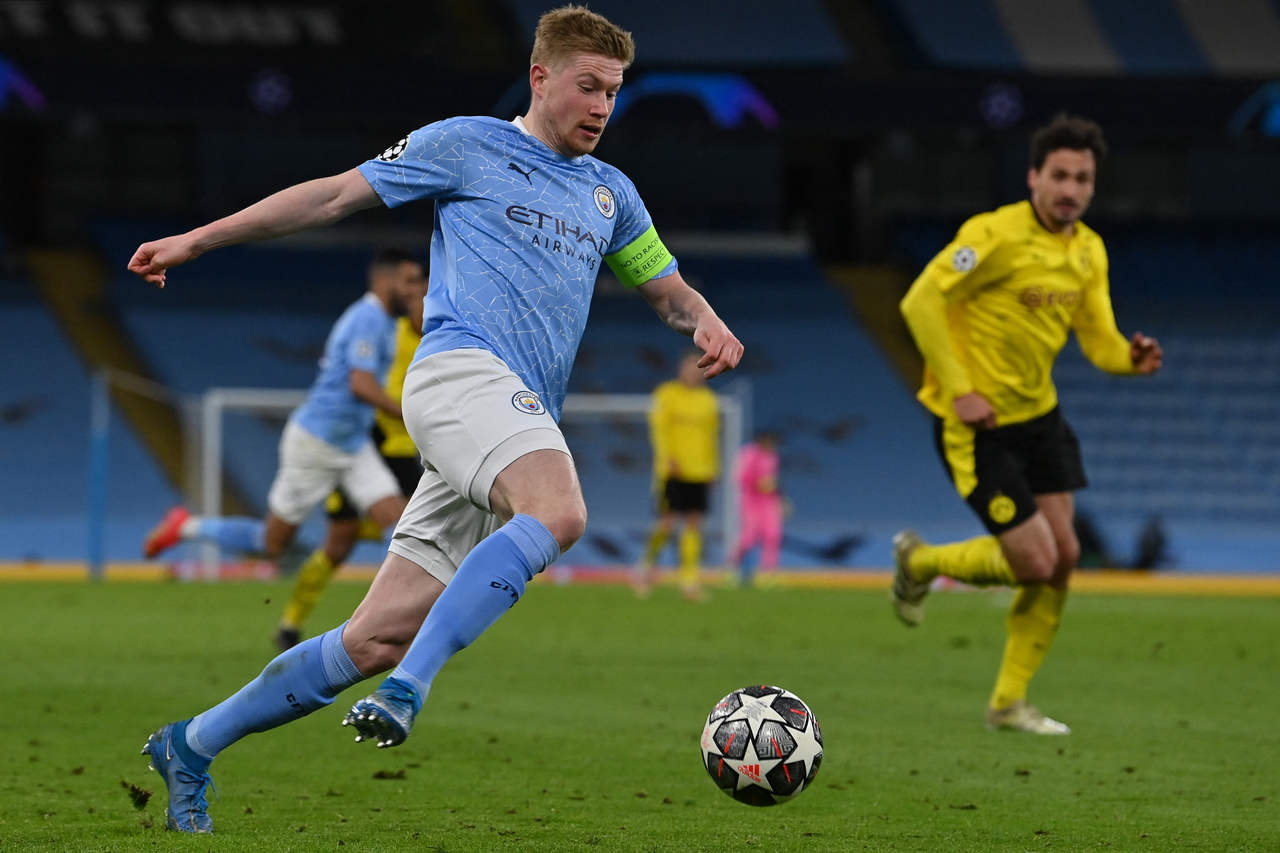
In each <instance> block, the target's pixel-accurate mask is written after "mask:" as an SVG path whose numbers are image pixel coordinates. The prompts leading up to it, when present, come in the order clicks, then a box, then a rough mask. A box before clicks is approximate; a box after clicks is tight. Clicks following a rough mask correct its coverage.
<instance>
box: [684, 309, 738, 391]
mask: <svg viewBox="0 0 1280 853" xmlns="http://www.w3.org/2000/svg"><path fill="white" fill-rule="evenodd" d="M707 313H708V314H710V312H707ZM693 345H694V346H696V347H697V348H698V349H700V350H702V358H700V359H698V367H700V368H702V375H703V377H704V378H706V379H710V378H711V377H713V376H719V375H720V374H721V373H724V372H725V371H726V370H733V369H734V368H735V367H737V366H738V362H739V361H741V360H742V349H743V347H742V342H741V341H739V340H738V339H737V338H736V337H734V334H733V332H731V331H729V327H728V326H726V325H725V324H724V321H723V320H721V319H720V318H719V317H717V316H715V315H714V314H711V316H709V317H707V316H705V315H704V317H703V319H701V320H699V321H698V326H697V328H695V329H694V330H693Z"/></svg>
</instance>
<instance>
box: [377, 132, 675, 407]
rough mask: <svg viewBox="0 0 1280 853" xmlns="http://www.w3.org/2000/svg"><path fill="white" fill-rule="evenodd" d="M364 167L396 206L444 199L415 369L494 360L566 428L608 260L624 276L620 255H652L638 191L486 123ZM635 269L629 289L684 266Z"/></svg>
mask: <svg viewBox="0 0 1280 853" xmlns="http://www.w3.org/2000/svg"><path fill="white" fill-rule="evenodd" d="M359 170H360V174H362V175H363V176H364V177H365V179H366V180H367V181H368V182H369V184H370V185H371V186H372V187H373V189H374V191H375V192H376V193H377V194H378V196H379V197H380V198H381V199H382V201H383V203H385V204H386V205H387V206H388V207H396V206H399V205H401V204H405V203H406V202H410V201H415V200H417V199H424V198H430V199H434V200H435V202H436V208H435V225H434V229H433V233H432V238H431V287H430V290H428V292H427V303H426V320H425V323H424V326H423V337H422V343H421V344H420V345H419V347H418V352H417V355H416V356H415V358H414V360H415V361H417V360H419V359H422V358H425V357H426V356H429V355H434V354H435V353H439V352H445V351H447V350H453V349H465V348H478V349H484V350H488V351H489V352H492V353H493V354H494V355H496V356H498V357H499V358H501V359H502V360H503V361H504V362H506V364H507V366H508V367H510V368H511V370H512V371H513V372H514V373H515V374H516V375H517V376H519V377H520V378H521V379H522V380H524V382H525V383H526V384H527V385H528V386H529V389H530V390H531V391H534V392H535V393H537V394H538V395H539V396H540V397H541V398H542V401H543V403H544V405H546V407H547V409H548V410H549V411H550V412H551V415H552V417H554V418H556V419H557V420H558V419H559V417H560V409H561V406H562V405H563V403H564V396H565V392H566V389H567V386H568V382H569V371H570V369H571V368H572V366H573V361H574V357H575V355H576V354H577V351H578V343H579V341H580V340H581V339H582V332H583V329H584V328H585V326H586V323H587V312H588V309H589V308H590V305H591V295H592V293H593V291H594V288H595V280H596V275H597V274H598V273H599V271H600V266H601V263H602V261H604V260H605V259H606V258H607V259H608V260H609V262H610V265H611V266H614V267H615V270H616V269H617V266H616V265H617V264H619V263H620V262H621V261H620V259H619V257H618V255H619V253H622V252H624V251H625V250H626V249H627V248H628V247H631V246H636V247H637V251H640V250H641V248H642V246H643V245H650V244H649V243H648V241H642V240H641V238H642V237H645V236H646V235H648V234H649V232H651V231H652V229H653V222H652V220H651V219H650V217H649V211H648V210H646V209H645V206H644V203H643V202H642V201H641V200H640V195H639V193H637V192H636V188H635V185H634V184H632V183H631V181H630V179H628V178H627V176H626V175H624V174H623V173H622V172H621V171H619V170H618V169H616V168H614V167H613V166H610V165H608V164H606V163H602V162H601V161H599V160H597V159H596V158H595V157H592V156H591V155H589V154H584V155H581V156H578V157H565V156H564V155H562V154H559V153H557V152H556V151H554V150H552V149H551V148H549V147H548V146H547V145H546V144H545V143H543V142H542V141H541V140H539V139H538V138H537V137H535V136H533V135H532V134H530V133H528V132H527V130H526V129H525V128H524V125H523V123H522V122H521V121H520V120H519V119H516V120H515V121H503V120H501V119H496V118H489V117H485V116H479V117H459V118H451V119H446V120H444V121H439V122H435V123H434V124H429V125H427V126H425V127H422V128H419V129H418V130H415V131H413V132H412V133H411V134H409V136H408V137H406V138H405V139H403V140H401V141H400V142H398V143H397V144H396V145H393V146H392V147H391V148H389V149H387V150H386V151H385V152H383V154H382V155H381V156H379V157H377V158H375V159H373V160H369V161H368V162H366V163H363V164H361V165H360V166H359ZM658 245H659V246H660V244H658ZM632 260H633V263H632V264H630V265H629V266H630V269H631V271H632V272H631V273H630V274H629V275H628V276H627V278H628V281H627V283H629V284H633V285H635V284H641V283H643V281H647V280H648V279H650V278H657V277H659V276H665V275H670V274H671V273H672V272H674V271H675V270H676V267H677V264H676V260H675V258H673V257H671V255H670V253H668V252H666V250H665V249H662V250H661V252H660V254H658V255H657V256H655V258H653V259H652V263H651V264H650V265H649V266H648V267H647V268H646V267H645V264H644V262H643V261H642V260H637V259H632ZM637 269H639V270H640V272H639V274H638V275H637V274H636V273H635V270H637Z"/></svg>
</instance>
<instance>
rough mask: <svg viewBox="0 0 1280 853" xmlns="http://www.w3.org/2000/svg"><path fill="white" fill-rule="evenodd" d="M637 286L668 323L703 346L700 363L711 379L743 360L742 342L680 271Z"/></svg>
mask: <svg viewBox="0 0 1280 853" xmlns="http://www.w3.org/2000/svg"><path fill="white" fill-rule="evenodd" d="M637 290H639V291H640V293H641V294H643V296H644V298H645V299H646V300H647V301H648V303H649V304H650V305H651V306H652V307H653V310H654V311H656V312H657V313H658V316H659V317H661V318H662V321H663V322H664V323H666V324H667V325H668V326H670V327H671V328H673V329H675V330H676V331H677V332H680V333H681V334H682V335H690V336H692V337H693V345H694V346H696V347H697V348H698V349H700V350H702V358H701V359H699V361H698V367H700V368H702V375H703V376H705V377H706V378H708V379H710V378H711V377H712V376H718V375H719V374H721V373H724V372H725V371H726V370H733V369H734V368H735V367H737V366H738V362H739V361H741V360H742V349H743V347H742V343H741V342H740V341H739V340H738V339H737V338H736V337H735V336H734V334H733V332H731V331H729V327H728V326H726V325H725V324H724V321H723V320H721V319H720V318H719V317H718V316H716V312H715V311H712V310H711V306H710V305H709V304H707V300H705V299H703V298H702V294H700V293H698V291H696V290H694V289H693V288H692V287H690V286H689V285H688V283H687V282H686V281H685V280H684V277H683V276H681V275H680V273H679V271H676V272H673V273H671V274H670V275H664V276H662V277H661V278H651V279H649V280H648V281H646V282H645V283H644V284H642V285H640V286H639V287H638V288H637Z"/></svg>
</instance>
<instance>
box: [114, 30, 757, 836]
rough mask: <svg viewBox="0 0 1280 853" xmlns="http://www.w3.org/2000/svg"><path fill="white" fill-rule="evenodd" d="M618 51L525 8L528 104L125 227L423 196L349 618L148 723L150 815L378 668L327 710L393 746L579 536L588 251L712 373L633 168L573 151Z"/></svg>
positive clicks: (161, 246) (161, 274) (597, 121)
mask: <svg viewBox="0 0 1280 853" xmlns="http://www.w3.org/2000/svg"><path fill="white" fill-rule="evenodd" d="M633 56H634V44H633V43H632V39H631V35H630V34H629V33H627V32H625V31H623V30H621V29H619V28H618V27H617V26H615V25H614V24H612V23H611V22H609V21H608V20H606V19H605V18H603V17H602V16H600V15H598V14H595V13H593V12H590V11H588V10H587V9H585V8H583V7H579V6H566V7H563V8H560V9H556V10H553V11H551V12H548V13H547V14H545V15H543V16H542V18H541V19H540V20H539V22H538V29H537V33H536V34H535V38H534V46H533V52H532V55H531V57H530V62H531V64H530V69H529V85H530V90H531V98H530V106H529V111H528V113H526V114H525V115H524V116H522V117H520V118H518V119H516V120H515V121H512V122H505V121H499V120H496V119H489V118H454V119H449V120H445V121H441V122H437V123H435V124H431V125H427V126H426V127H423V128H420V129H418V130H416V131H414V132H413V133H411V134H409V135H408V136H407V137H405V138H404V139H402V140H401V141H400V142H398V143H396V144H395V145H393V146H391V147H390V148H388V149H387V150H386V151H385V152H384V153H383V154H382V155H381V156H380V157H377V158H375V159H374V160H371V161H369V162H367V163H365V164H363V165H362V166H360V167H358V168H356V169H352V170H350V171H347V172H344V173H342V174H340V175H335V176H333V177H328V178H321V179H318V180H314V181H309V182H306V183H302V184H298V185H296V186H293V187H290V188H288V189H286V190H282V191H281V192H278V193H276V194H275V195H272V196H269V197H268V198H266V199H263V200H262V201H260V202H258V203H256V204H254V205H251V206H250V207H248V208H245V209H244V210H242V211H240V212H239V213H235V214H233V215H231V216H229V217H227V218H225V219H221V220H218V221H216V222H213V223H211V224H209V225H206V226H203V227H201V228H197V229H195V230H193V231H190V232H187V233H185V234H179V235H175V236H172V237H167V238H165V239H162V240H158V241H156V242H152V243H144V244H143V245H142V246H140V247H139V248H138V250H137V252H136V253H135V254H134V256H133V258H132V260H131V261H130V262H129V269H130V270H132V271H133V272H135V273H136V274H138V275H139V276H141V277H142V278H144V279H145V280H146V281H149V282H151V283H153V284H157V285H161V286H163V285H164V284H165V281H166V271H167V270H168V269H169V268H171V267H174V266H177V265H179V264H181V263H185V262H187V261H190V260H192V259H193V258H195V257H197V256H199V255H201V254H203V253H204V252H207V251H209V250H211V249H215V248H218V247H220V246H226V245H230V244H233V243H241V242H245V241H249V240H260V239H265V238H270V237H276V236H280V235H282V234H288V233H291V232H294V231H299V230H302V229H304V228H310V227H314V226H318V225H325V224H328V223H332V222H335V221H337V220H339V219H341V218H343V217H344V216H347V215H348V214H350V213H354V212H355V211H358V210H361V209H364V208H368V207H373V206H375V205H377V204H387V205H397V204H402V203H406V202H410V201H414V200H419V199H422V200H425V199H431V200H433V201H434V202H435V226H434V233H433V235H432V243H431V273H430V278H431V287H430V290H429V295H428V298H427V321H426V332H425V334H424V335H423V338H422V343H421V345H420V349H419V350H418V355H417V358H416V360H415V362H414V364H413V365H412V366H411V367H410V369H409V372H408V375H407V377H406V379H405V388H404V397H403V406H404V419H405V425H406V426H407V427H408V430H409V434H410V435H411V436H412V437H413V440H414V443H415V444H416V445H417V447H418V449H419V450H420V451H421V453H422V458H423V464H424V466H425V469H426V470H425V473H424V474H423V477H422V481H421V482H420V484H419V486H418V490H417V492H416V493H415V494H414V496H413V498H412V499H411V500H410V501H409V505H408V507H407V508H406V509H405V512H404V514H403V515H402V517H401V519H400V522H399V524H397V526H396V531H395V533H394V535H393V538H392V543H391V546H390V550H389V553H388V554H387V558H386V560H385V561H384V562H383V564H382V568H381V569H380V570H379V572H378V575H377V577H376V578H375V579H374V581H373V584H372V585H371V586H370V588H369V591H368V593H367V594H366V596H365V598H364V600H363V601H362V602H361V603H360V604H359V605H358V606H357V607H356V610H355V613H354V614H352V616H351V619H350V620H349V621H347V622H345V623H343V624H342V625H339V626H338V627H336V628H334V629H332V630H331V631H329V632H328V633H326V634H324V635H322V636H318V637H313V638H311V639H309V640H307V641H305V642H303V643H301V644H299V645H297V646H295V647H294V648H292V649H290V650H289V651H287V652H285V653H283V654H281V655H280V656H278V657H277V658H275V659H274V660H273V661H272V662H271V663H270V664H268V665H267V667H266V668H265V669H264V670H263V671H262V673H261V674H260V675H259V676H258V677H257V678H255V679H253V680H252V681H250V682H249V683H248V684H247V685H245V686H244V687H243V688H241V690H240V691H239V692H238V693H236V694H235V695H233V696H231V697H230V698H228V699H226V700H224V701H223V702H221V703H220V704H218V705H216V706H214V707H213V708H210V709H209V710H207V711H205V712H204V713H201V714H198V715H196V716H195V717H193V718H190V719H186V720H181V721H179V722H177V723H171V724H169V725H166V726H164V727H162V728H161V729H160V730H159V731H157V732H155V733H154V734H152V735H151V737H150V738H148V741H147V745H146V747H144V752H146V753H147V754H149V755H150V756H151V760H152V764H153V766H154V767H155V768H156V769H157V770H159V771H160V772H161V773H162V774H163V775H164V778H165V781H166V783H167V784H168V787H169V807H168V821H167V822H168V825H169V826H170V827H171V828H174V829H180V830H183V831H187V832H208V831H210V830H211V828H212V824H211V822H210V819H209V815H208V811H207V802H206V800H205V796H204V792H205V789H206V787H207V786H208V784H209V781H210V779H209V773H208V768H209V763H210V762H211V761H212V760H213V758H214V756H216V755H217V754H218V753H219V752H220V751H221V750H223V749H224V748H226V747H227V746H229V745H230V744H231V743H233V742H235V741H236V740H238V739H240V738H241V737H243V736H245V735H247V734H249V733H251V732H257V731H264V730H266V729H269V728H273V727H275V726H279V725H281V724H283V723H286V722H289V721H291V720H294V719H296V718H298V717H301V716H303V715H305V714H308V713H310V712H312V711H314V710H316V709H318V708H321V707H324V706H325V705H328V704H329V703H331V702H332V701H333V700H334V697H336V696H337V695H338V693H340V692H341V691H342V690H344V689H346V688H347V687H349V686H351V685H353V684H355V683H357V682H359V681H361V680H363V679H365V678H368V677H370V676H372V675H374V674H376V673H381V672H386V671H387V670H389V669H392V668H394V670H393V672H392V673H391V675H390V676H389V677H388V678H387V679H386V680H384V681H383V682H382V684H381V685H380V686H379V687H378V688H377V689H376V690H375V691H374V692H373V694H372V695H370V696H368V697H367V698H365V699H362V700H360V701H359V702H357V703H356V704H355V706H354V707H353V708H352V709H351V712H350V713H349V714H348V715H347V717H346V719H345V720H344V724H348V725H352V726H354V727H355V729H356V731H357V732H358V733H359V735H358V737H357V738H356V739H357V740H362V739H373V740H375V741H376V742H377V743H378V745H379V746H394V745H396V744H398V743H400V742H402V741H403V740H404V738H405V737H406V736H407V735H408V734H409V731H410V729H411V727H412V725H413V722H414V718H415V717H416V715H417V713H418V711H419V710H420V709H421V707H422V703H423V700H424V699H425V698H426V695H427V692H428V690H429V688H430V685H431V682H432V679H433V678H434V677H435V675H436V673H437V672H438V671H439V669H440V667H441V666H442V665H443V664H444V662H445V661H446V660H448V658H449V657H451V656H452V655H453V654H454V653H455V652H457V651H458V650H459V649H461V648H463V647H465V646H466V645H468V644H469V643H471V642H472V641H473V640H474V639H475V638H476V637H478V636H479V635H480V634H481V633H482V632H483V631H484V630H485V629H486V628H488V627H489V625H491V624H492V623H493V622H495V621H496V620H497V619H498V618H499V617H500V616H501V615H502V614H503V613H504V612H506V610H507V609H508V608H509V607H510V606H511V605H512V604H514V603H515V602H516V601H517V600H518V599H519V598H520V596H521V594H522V593H523V592H524V588H525V584H526V583H527V582H528V581H530V580H531V579H532V578H533V576H534V575H535V574H537V573H538V572H540V571H542V570H543V569H544V568H546V567H547V566H548V565H549V564H550V563H551V562H552V561H554V560H555V559H556V558H557V557H558V556H559V555H560V553H561V552H562V551H564V550H566V549H567V548H569V547H570V546H571V545H572V544H573V543H574V542H575V541H577V539H578V538H579V537H580V536H582V534H583V531H584V529H585V527H586V516H587V513H586V506H585V505H584V503H583V499H582V490H581V487H580V486H579V483H578V477H577V473H576V471H575V469H574V466H573V459H572V457H571V456H570V455H569V451H568V448H567V447H566V446H565V442H564V438H563V436H562V435H561V433H560V429H559V426H558V424H557V416H558V414H559V412H560V407H561V404H562V402H563V400H564V394H565V386H566V382H567V379H568V374H569V367H570V365H571V364H572V362H573V358H574V353H575V352H576V350H577V347H578V342H579V339H580V336H581V334H582V329H583V325H584V323H585V322H586V317H587V307H588V303H589V301H590V298H591V293H592V289H593V286H594V281H595V278H596V274H597V273H598V272H599V269H600V266H601V264H602V262H603V263H608V264H609V266H610V267H611V268H612V270H613V271H614V273H615V274H616V275H617V276H618V278H619V279H620V280H621V281H622V282H623V283H624V284H626V285H629V286H632V287H634V288H636V289H637V290H638V291H639V292H640V294H641V295H642V296H643V297H644V298H645V299H646V300H647V301H648V302H649V304H650V305H651V306H652V307H653V308H654V310H655V311H656V312H657V313H658V315H659V316H660V317H661V318H662V319H663V320H664V321H665V322H666V323H667V325H668V326H670V327H671V328H672V329H674V330H676V331H678V332H681V333H683V334H685V335H689V336H691V337H692V338H693V343H694V345H695V346H696V347H697V348H698V349H699V350H700V351H701V352H702V357H701V358H700V360H699V362H698V366H699V368H701V369H702V371H703V374H704V376H706V377H708V378H710V377H714V376H717V375H719V374H720V373H723V372H724V371H726V370H731V369H733V368H734V367H735V366H736V365H737V364H738V361H739V359H740V358H741V357H742V344H741V343H739V341H738V339H737V338H736V337H734V335H733V333H732V332H731V331H730V330H729V328H728V327H727V326H726V325H725V324H724V322H723V321H721V319H720V318H719V317H718V316H717V315H716V313H715V312H714V311H713V310H712V309H711V307H710V306H709V305H708V304H707V302H706V300H705V299H703V298H702V296H701V295H699V294H698V293H697V292H696V291H694V290H693V289H692V288H690V287H689V286H688V284H686V283H685V281H684V279H683V277H682V276H681V274H680V272H679V270H678V269H677V267H676V262H675V259H674V258H673V257H672V256H671V253H670V252H668V251H667V249H666V248H665V247H664V246H663V244H662V242H661V240H659V238H658V236H657V233H656V231H655V230H654V227H653V223H652V222H651V221H650V219H649V214H648V212H647V211H646V210H645V207H644V205H643V203H642V202H641V201H640V197H639V195H638V194H637V193H636V190H635V187H634V186H633V185H632V184H631V182H630V181H629V180H628V179H627V178H626V176H625V175H623V174H622V173H621V172H619V171H618V170H617V169H614V168H611V167H610V166H607V165H605V164H604V163H601V162H600V161H598V160H596V159H595V158H593V157H592V156H591V152H592V151H593V150H594V149H595V147H596V143H597V142H598V141H599V139H600V135H601V134H602V133H603V132H604V128H605V125H606V123H607V122H608V120H609V116H610V114H611V112H612V110H613V105H614V99H615V97H616V96H617V93H618V89H619V87H620V86H621V85H622V77H623V72H624V71H625V69H626V68H627V67H628V66H629V65H630V63H631V60H632V58H633Z"/></svg>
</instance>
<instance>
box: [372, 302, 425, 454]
mask: <svg viewBox="0 0 1280 853" xmlns="http://www.w3.org/2000/svg"><path fill="white" fill-rule="evenodd" d="M421 339H422V338H421V336H420V335H419V334H418V333H417V332H415V331H414V330H413V326H412V325H411V324H410V323H409V318H408V317H401V318H400V319H399V320H397V321H396V354H395V357H394V358H393V359H392V360H391V367H389V368H388V369H387V381H386V382H385V383H384V384H383V390H385V391H386V392H387V396H388V397H390V398H391V399H393V400H395V401H396V402H397V403H399V402H400V400H401V398H402V397H403V396H404V376H405V374H406V373H408V372H409V365H410V364H411V363H412V362H413V354H414V353H415V352H417V350H418V341H420V340H421ZM376 417H377V421H378V428H379V429H381V430H382V434H383V435H384V436H386V437H385V438H384V439H383V440H382V447H380V448H378V449H379V450H381V451H382V454H383V455H384V456H411V457H417V455H418V448H417V447H415V446H414V444H413V439H412V438H410V437H409V431H408V430H406V429H405V428H404V421H402V420H400V419H399V418H393V417H391V415H388V414H387V413H386V412H384V411H382V410H381V409H378V410H377V415H376Z"/></svg>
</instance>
